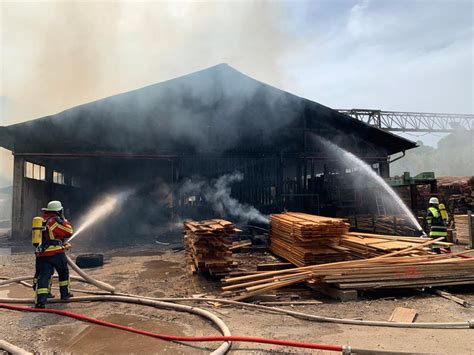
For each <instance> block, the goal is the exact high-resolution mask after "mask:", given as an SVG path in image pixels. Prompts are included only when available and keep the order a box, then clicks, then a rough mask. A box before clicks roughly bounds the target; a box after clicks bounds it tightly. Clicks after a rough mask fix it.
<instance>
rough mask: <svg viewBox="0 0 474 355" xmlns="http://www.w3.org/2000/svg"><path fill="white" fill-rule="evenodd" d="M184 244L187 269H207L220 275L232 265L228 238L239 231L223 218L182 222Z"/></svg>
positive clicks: (192, 270) (230, 243) (230, 244)
mask: <svg viewBox="0 0 474 355" xmlns="http://www.w3.org/2000/svg"><path fill="white" fill-rule="evenodd" d="M184 232H185V237H184V244H185V246H186V256H187V264H188V270H189V271H190V272H196V271H197V270H199V271H207V272H209V273H210V274H211V275H217V276H221V275H224V274H226V273H228V272H229V271H230V270H231V269H230V268H231V267H233V266H234V260H233V258H232V251H231V250H230V248H231V247H232V241H231V240H230V238H231V237H232V236H234V235H236V234H237V233H239V232H241V231H240V230H239V229H237V228H235V226H234V225H233V224H232V222H229V221H226V220H223V219H211V220H205V221H199V222H198V221H192V220H188V221H185V222H184Z"/></svg>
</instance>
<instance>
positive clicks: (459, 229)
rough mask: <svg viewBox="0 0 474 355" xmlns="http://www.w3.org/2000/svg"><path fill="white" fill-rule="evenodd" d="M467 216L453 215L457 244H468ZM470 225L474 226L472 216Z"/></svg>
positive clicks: (473, 217)
mask: <svg viewBox="0 0 474 355" xmlns="http://www.w3.org/2000/svg"><path fill="white" fill-rule="evenodd" d="M467 218H468V217H467V214H461V215H454V225H455V227H456V235H457V239H458V243H459V244H469V224H468V222H469V221H468V219H467ZM471 221H472V225H474V216H471Z"/></svg>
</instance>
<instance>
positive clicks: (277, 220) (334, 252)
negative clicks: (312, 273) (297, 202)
mask: <svg viewBox="0 0 474 355" xmlns="http://www.w3.org/2000/svg"><path fill="white" fill-rule="evenodd" d="M270 224H271V232H270V250H271V251H272V252H273V253H274V254H276V255H278V256H280V257H282V258H284V259H286V260H288V261H289V262H291V263H293V264H295V265H296V266H306V265H313V264H321V263H328V262H336V261H341V260H346V259H347V254H346V253H345V250H344V249H343V248H340V247H339V241H340V239H341V237H342V235H343V234H344V233H347V232H348V231H349V224H348V223H346V222H345V221H344V220H343V219H339V218H329V217H322V216H315V215H310V214H306V213H296V212H287V213H282V214H274V215H272V216H271V220H270Z"/></svg>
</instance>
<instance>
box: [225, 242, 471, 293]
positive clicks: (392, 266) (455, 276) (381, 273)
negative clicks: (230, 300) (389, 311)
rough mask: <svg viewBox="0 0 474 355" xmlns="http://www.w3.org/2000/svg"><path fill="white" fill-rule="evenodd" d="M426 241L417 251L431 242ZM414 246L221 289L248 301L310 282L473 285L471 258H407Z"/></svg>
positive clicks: (235, 281)
mask: <svg viewBox="0 0 474 355" xmlns="http://www.w3.org/2000/svg"><path fill="white" fill-rule="evenodd" d="M435 241H437V240H432V241H427V242H424V243H422V244H420V245H419V246H418V248H420V247H423V246H426V245H428V243H434V242H435ZM412 250H413V247H410V248H407V249H406V250H403V251H398V252H394V253H391V254H387V255H383V256H380V257H376V258H372V259H366V260H353V261H344V262H337V263H330V264H322V265H313V266H307V267H298V268H293V269H287V270H278V271H269V272H264V273H258V274H254V275H247V276H242V277H236V278H228V279H226V280H224V284H225V286H224V287H223V290H225V291H232V292H234V293H238V292H242V293H240V294H239V295H238V296H237V297H235V298H234V299H239V300H243V299H247V298H249V297H252V296H256V295H259V294H262V293H267V292H268V291H271V290H276V289H279V288H282V287H286V286H290V285H294V284H298V283H301V282H310V283H312V284H314V285H316V284H323V285H324V284H331V285H334V286H337V287H338V288H340V289H357V290H371V289H372V290H373V289H380V288H418V287H430V286H446V285H461V284H474V258H465V257H459V256H458V255H457V254H440V255H437V254H426V255H421V256H407V255H406V254H407V253H405V252H410V251H412Z"/></svg>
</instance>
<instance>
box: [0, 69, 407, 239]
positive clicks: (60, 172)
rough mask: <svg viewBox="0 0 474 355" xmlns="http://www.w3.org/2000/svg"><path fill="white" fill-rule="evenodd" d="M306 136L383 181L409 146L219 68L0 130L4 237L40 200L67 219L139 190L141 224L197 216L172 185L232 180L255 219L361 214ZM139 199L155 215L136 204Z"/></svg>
mask: <svg viewBox="0 0 474 355" xmlns="http://www.w3.org/2000/svg"><path fill="white" fill-rule="evenodd" d="M317 137H324V138H326V139H327V140H330V141H332V142H333V143H336V144H337V145H339V146H340V147H342V148H344V149H346V150H348V151H350V152H352V153H354V154H355V155H357V156H358V157H359V158H361V159H363V160H364V161H365V162H367V163H368V164H370V165H371V166H372V167H373V169H375V170H376V171H377V172H378V173H379V174H380V175H381V176H384V177H388V176H389V162H390V160H389V156H390V155H392V154H395V153H397V152H403V151H405V150H407V149H411V148H413V147H415V144H414V143H413V142H410V141H408V140H406V139H404V138H401V137H398V136H396V135H393V134H391V133H388V132H385V131H382V130H380V129H377V128H375V127H371V126H369V125H367V124H364V123H362V122H360V121H357V120H355V119H352V118H351V117H349V116H347V115H344V114H342V113H339V112H338V111H335V110H332V109H330V108H328V107H325V106H323V105H320V104H318V103H316V102H313V101H310V100H307V99H304V98H301V97H298V96H295V95H292V94H290V93H288V92H285V91H282V90H279V89H277V88H274V87H271V86H269V85H266V84H264V83H262V82H259V81H257V80H254V79H252V78H250V77H248V76H246V75H244V74H242V73H240V72H238V71H237V70H235V69H233V68H231V67H230V66H228V65H226V64H221V65H217V66H214V67H211V68H208V69H205V70H202V71H198V72H195V73H192V74H189V75H185V76H182V77H179V78H176V79H173V80H169V81H165V82H162V83H159V84H155V85H151V86H148V87H145V88H141V89H138V90H134V91H130V92H127V93H123V94H119V95H115V96H112V97H109V98H105V99H102V100H98V101H95V102H92V103H88V104H84V105H81V106H78V107H74V108H71V109H69V110H66V111H64V112H61V113H58V114H55V115H51V116H47V117H43V118H38V119H35V120H31V121H28V122H24V123H20V124H15V125H11V126H7V127H0V145H1V146H2V147H4V148H6V149H8V150H10V151H12V152H13V155H14V186H13V211H12V235H13V237H14V238H27V237H28V235H29V230H30V222H31V218H32V217H33V216H34V215H36V214H37V213H38V210H39V209H40V208H41V207H43V206H44V205H45V204H46V203H47V201H48V200H51V199H59V200H61V201H62V202H63V204H64V205H65V206H67V209H69V210H67V211H66V212H67V213H68V214H69V215H73V216H74V215H77V214H78V213H80V212H81V211H82V210H83V209H84V208H85V206H87V205H88V204H89V203H90V202H91V201H92V200H93V199H94V198H95V197H96V196H97V195H100V194H102V193H103V192H108V191H113V190H120V189H122V188H126V187H127V188H129V187H134V188H135V189H136V190H137V191H138V192H139V196H141V197H140V198H139V199H138V200H136V201H135V203H133V204H131V205H130V208H133V209H134V210H138V211H140V212H141V213H140V215H141V216H145V217H146V216H150V215H153V214H156V213H158V212H157V211H158V210H159V211H167V212H166V213H165V214H166V218H169V217H172V216H173V215H175V216H176V215H180V216H185V217H187V216H193V213H198V212H199V213H205V212H206V211H208V209H207V208H206V207H205V205H206V203H209V201H206V199H203V198H202V197H201V196H200V193H199V191H197V190H196V189H194V190H189V191H187V190H186V189H183V185H184V184H185V183H186V182H190V181H213V180H214V179H217V178H219V177H222V176H223V175H226V174H232V173H234V172H238V173H239V174H240V175H239V177H238V178H236V179H233V180H232V181H231V182H232V186H231V195H232V197H234V198H235V199H236V200H238V201H240V202H241V203H244V204H248V205H251V206H254V207H255V208H257V209H258V210H260V211H261V212H263V213H271V212H276V211H281V210H283V209H291V210H301V211H306V212H313V213H319V214H327V215H338V214H342V213H350V212H351V210H354V209H360V208H363V206H364V203H363V201H364V200H365V199H367V196H366V195H364V194H362V193H361V192H360V191H359V192H358V190H357V189H356V188H354V186H353V184H351V183H348V182H347V181H348V180H347V177H348V176H350V175H351V171H350V170H348V169H347V167H344V166H341V164H338V157H337V155H334V154H332V155H331V154H328V152H327V151H325V149H324V148H323V147H322V146H321V144H320V143H319V142H318V139H317ZM198 186H202V185H198ZM198 190H199V189H198ZM146 199H148V200H152V201H154V203H156V205H155V207H156V209H155V208H148V207H147V208H143V207H142V205H141V201H145V200H146ZM203 211H204V212H203ZM160 213H161V212H160Z"/></svg>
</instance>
